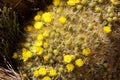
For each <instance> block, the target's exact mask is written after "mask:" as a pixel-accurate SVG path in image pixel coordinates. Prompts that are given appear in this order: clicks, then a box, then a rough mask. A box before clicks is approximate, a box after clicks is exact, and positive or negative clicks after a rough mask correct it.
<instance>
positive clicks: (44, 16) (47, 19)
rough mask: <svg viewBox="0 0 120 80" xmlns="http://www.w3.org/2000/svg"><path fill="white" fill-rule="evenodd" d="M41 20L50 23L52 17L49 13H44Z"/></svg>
mask: <svg viewBox="0 0 120 80" xmlns="http://www.w3.org/2000/svg"><path fill="white" fill-rule="evenodd" d="M42 19H43V21H44V22H46V23H50V22H51V21H52V16H51V14H50V12H45V13H44V14H43V15H42Z"/></svg>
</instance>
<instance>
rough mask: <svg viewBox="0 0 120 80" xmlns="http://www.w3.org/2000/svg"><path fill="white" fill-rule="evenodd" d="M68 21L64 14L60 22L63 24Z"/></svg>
mask: <svg viewBox="0 0 120 80" xmlns="http://www.w3.org/2000/svg"><path fill="white" fill-rule="evenodd" d="M66 21H67V19H66V18H65V17H64V16H61V17H60V18H59V22H60V23H61V24H65V23H66Z"/></svg>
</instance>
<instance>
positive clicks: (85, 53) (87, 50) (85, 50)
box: [82, 48, 90, 56]
mask: <svg viewBox="0 0 120 80" xmlns="http://www.w3.org/2000/svg"><path fill="white" fill-rule="evenodd" d="M82 54H83V55H85V56H88V55H89V54H90V49H89V48H85V49H83V51H82Z"/></svg>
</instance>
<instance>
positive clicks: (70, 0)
mask: <svg viewBox="0 0 120 80" xmlns="http://www.w3.org/2000/svg"><path fill="white" fill-rule="evenodd" d="M67 4H68V5H70V6H74V5H75V2H74V0H68V1H67Z"/></svg>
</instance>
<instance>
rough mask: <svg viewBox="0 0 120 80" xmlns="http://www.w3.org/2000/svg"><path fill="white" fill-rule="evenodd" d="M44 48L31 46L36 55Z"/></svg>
mask: <svg viewBox="0 0 120 80" xmlns="http://www.w3.org/2000/svg"><path fill="white" fill-rule="evenodd" d="M43 51H44V49H43V48H42V47H39V46H33V52H35V53H36V54H38V55H41V54H42V53H43Z"/></svg>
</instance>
